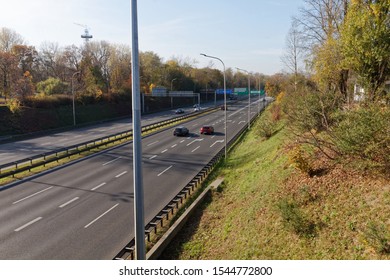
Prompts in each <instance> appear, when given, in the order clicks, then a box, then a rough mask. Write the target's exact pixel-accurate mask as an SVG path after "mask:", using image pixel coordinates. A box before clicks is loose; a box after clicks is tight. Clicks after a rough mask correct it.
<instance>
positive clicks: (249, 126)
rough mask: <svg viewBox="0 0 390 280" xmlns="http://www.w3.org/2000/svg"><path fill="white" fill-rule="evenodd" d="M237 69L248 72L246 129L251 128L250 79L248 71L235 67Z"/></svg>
mask: <svg viewBox="0 0 390 280" xmlns="http://www.w3.org/2000/svg"><path fill="white" fill-rule="evenodd" d="M236 69H237V70H239V71H242V72H245V73H247V74H248V96H249V105H248V129H250V128H251V80H250V75H251V74H250V73H249V72H248V71H246V70H244V69H240V68H237V67H236Z"/></svg>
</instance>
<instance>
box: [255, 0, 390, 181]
mask: <svg viewBox="0 0 390 280" xmlns="http://www.w3.org/2000/svg"><path fill="white" fill-rule="evenodd" d="M389 38H390V0H376V1H374V0H304V1H303V6H302V7H301V8H300V9H299V13H298V15H297V16H295V17H294V18H293V19H292V22H291V28H290V31H289V32H288V34H287V36H286V47H285V52H284V54H283V56H282V57H281V60H282V62H283V63H284V65H285V66H286V68H287V69H288V73H284V74H277V75H273V76H272V77H270V78H269V79H268V80H267V84H266V92H267V94H269V95H273V96H275V97H277V99H276V101H277V102H276V104H275V105H274V107H273V109H272V115H271V116H270V118H271V119H270V120H269V122H271V123H272V122H274V121H276V120H279V119H280V118H281V116H282V115H283V116H284V117H285V118H286V119H287V120H288V122H287V123H288V126H289V128H290V129H291V131H292V132H293V133H294V134H295V135H296V137H297V140H298V143H300V144H299V145H297V151H296V153H295V155H294V156H293V158H294V161H296V163H297V166H301V167H304V168H302V169H304V171H305V172H307V173H309V174H310V173H312V174H314V173H313V167H312V166H311V164H310V163H311V162H313V160H314V159H315V156H314V157H313V155H316V154H317V153H314V154H313V153H310V152H308V151H310V148H308V146H309V147H315V148H316V149H315V150H316V151H319V152H320V153H322V154H323V155H325V156H326V158H328V159H329V160H340V159H346V158H347V159H349V160H350V159H351V158H352V159H354V160H356V161H354V162H355V163H356V162H361V161H360V160H362V161H363V162H364V164H362V166H365V167H366V168H372V167H375V168H381V170H382V171H383V172H384V173H387V174H388V168H389V167H390V156H389V155H390V133H389V132H390V108H389V104H390V84H389V83H390V82H389V81H390V40H389ZM263 127H264V128H269V130H268V131H265V132H264V131H263V132H264V135H267V136H268V137H270V135H272V127H273V126H272V125H269V123H268V124H263ZM386 170H387V171H386Z"/></svg>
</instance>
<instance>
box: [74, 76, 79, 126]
mask: <svg viewBox="0 0 390 280" xmlns="http://www.w3.org/2000/svg"><path fill="white" fill-rule="evenodd" d="M76 74H80V71H77V72H75V73H73V75H72V104H73V126H76V109H75V104H74V85H73V84H74V82H73V79H74V76H75V75H76Z"/></svg>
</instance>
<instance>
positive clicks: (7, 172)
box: [0, 108, 217, 179]
mask: <svg viewBox="0 0 390 280" xmlns="http://www.w3.org/2000/svg"><path fill="white" fill-rule="evenodd" d="M214 110H217V109H216V108H209V109H206V110H203V111H199V112H196V113H191V114H186V115H184V116H180V117H175V118H172V119H169V120H165V121H161V122H157V123H153V124H149V125H145V126H143V127H142V128H141V131H142V133H146V132H149V131H152V130H155V129H158V128H161V127H164V126H167V125H170V124H173V123H175V122H179V121H184V120H186V119H190V118H193V117H195V116H198V115H202V114H205V113H209V112H211V111H214ZM132 136H133V132H132V130H127V131H124V132H121V133H116V134H112V135H109V136H105V137H100V138H97V139H94V140H89V141H86V142H82V143H79V144H76V145H72V146H68V147H66V148H62V149H57V150H54V151H50V152H47V153H42V154H39V155H36V156H33V157H28V158H24V159H21V160H17V161H13V162H10V163H6V164H3V165H0V179H1V178H5V177H9V176H12V177H15V175H16V174H18V173H21V172H24V171H31V169H33V168H36V167H39V166H44V167H45V166H46V164H49V163H52V162H55V161H57V162H58V161H59V160H61V159H64V158H70V157H71V156H73V155H77V154H80V153H83V152H86V151H90V150H92V149H95V148H100V147H102V146H106V145H109V144H113V143H115V142H117V141H122V140H125V139H128V140H131V138H132Z"/></svg>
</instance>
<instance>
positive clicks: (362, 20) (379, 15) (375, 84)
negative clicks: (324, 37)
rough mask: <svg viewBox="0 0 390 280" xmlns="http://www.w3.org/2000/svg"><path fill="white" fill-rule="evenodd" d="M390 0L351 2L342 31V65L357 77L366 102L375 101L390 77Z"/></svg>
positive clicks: (357, 0) (358, 0) (354, 0)
mask: <svg viewBox="0 0 390 280" xmlns="http://www.w3.org/2000/svg"><path fill="white" fill-rule="evenodd" d="M389 38H390V0H378V1H363V0H353V1H351V4H350V7H349V10H348V14H347V17H346V20H345V24H344V28H343V30H342V43H343V45H342V47H343V49H342V50H343V54H344V56H345V64H346V65H348V66H349V67H351V69H353V71H354V72H356V73H357V74H358V76H359V80H360V83H361V84H362V86H363V87H364V88H365V89H366V91H367V99H368V100H369V101H373V100H376V99H378V98H379V96H378V95H379V89H380V88H381V86H382V85H383V84H384V82H385V81H386V79H388V78H389V77H390V40H389Z"/></svg>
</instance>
